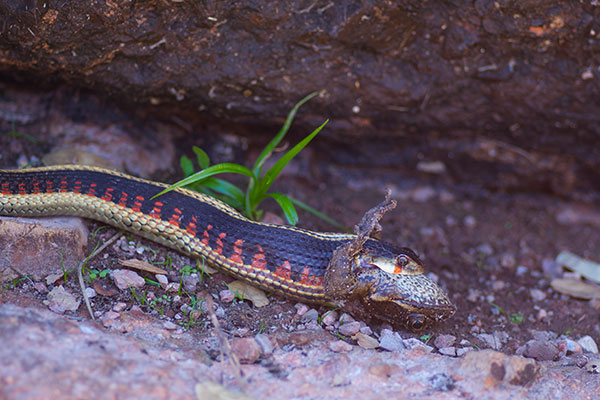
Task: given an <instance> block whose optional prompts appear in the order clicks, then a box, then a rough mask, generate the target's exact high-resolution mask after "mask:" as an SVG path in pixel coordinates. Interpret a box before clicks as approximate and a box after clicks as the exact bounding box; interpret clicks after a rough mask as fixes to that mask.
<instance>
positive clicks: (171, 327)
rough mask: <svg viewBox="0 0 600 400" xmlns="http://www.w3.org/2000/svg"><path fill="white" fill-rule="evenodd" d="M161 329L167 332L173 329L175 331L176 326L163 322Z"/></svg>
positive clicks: (169, 322)
mask: <svg viewBox="0 0 600 400" xmlns="http://www.w3.org/2000/svg"><path fill="white" fill-rule="evenodd" d="M163 327H164V328H165V329H166V330H168V331H174V330H175V329H177V325H175V324H174V323H172V322H171V321H165V322H164V323H163Z"/></svg>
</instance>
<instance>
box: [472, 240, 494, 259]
mask: <svg viewBox="0 0 600 400" xmlns="http://www.w3.org/2000/svg"><path fill="white" fill-rule="evenodd" d="M476 250H477V253H479V254H483V255H484V256H491V255H492V254H494V249H493V248H492V245H491V244H489V243H482V244H480V245H479V246H477V249H476Z"/></svg>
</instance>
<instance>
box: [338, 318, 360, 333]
mask: <svg viewBox="0 0 600 400" xmlns="http://www.w3.org/2000/svg"><path fill="white" fill-rule="evenodd" d="M338 330H339V332H340V334H342V335H344V336H354V335H356V334H357V333H358V332H359V331H360V322H356V321H354V322H348V323H345V324H342V325H340V327H339V329H338Z"/></svg>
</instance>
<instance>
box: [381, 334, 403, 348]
mask: <svg viewBox="0 0 600 400" xmlns="http://www.w3.org/2000/svg"><path fill="white" fill-rule="evenodd" d="M379 347H381V348H382V349H384V350H387V351H402V350H404V349H405V348H406V346H404V341H403V340H402V337H401V336H400V334H398V332H394V331H392V330H389V329H383V330H382V331H381V337H380V338H379Z"/></svg>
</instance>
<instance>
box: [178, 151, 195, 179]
mask: <svg viewBox="0 0 600 400" xmlns="http://www.w3.org/2000/svg"><path fill="white" fill-rule="evenodd" d="M179 165H180V166H181V171H182V172H183V176H185V177H188V176H190V175H192V174H193V173H194V163H192V160H190V159H189V157H187V156H181V158H180V159H179Z"/></svg>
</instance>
